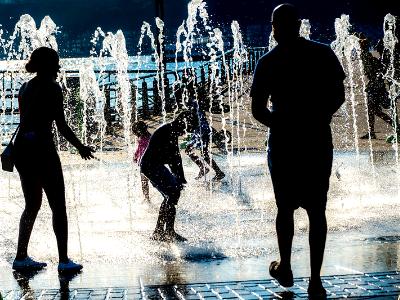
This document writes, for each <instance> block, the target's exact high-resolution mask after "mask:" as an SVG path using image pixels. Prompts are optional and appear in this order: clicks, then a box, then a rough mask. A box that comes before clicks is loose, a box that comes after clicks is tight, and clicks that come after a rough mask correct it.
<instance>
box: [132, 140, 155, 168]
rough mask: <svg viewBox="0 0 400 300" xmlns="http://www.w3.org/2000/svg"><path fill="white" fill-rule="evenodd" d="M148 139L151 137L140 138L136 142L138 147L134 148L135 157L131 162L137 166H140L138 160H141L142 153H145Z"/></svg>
mask: <svg viewBox="0 0 400 300" xmlns="http://www.w3.org/2000/svg"><path fill="white" fill-rule="evenodd" d="M150 138H151V135H148V136H141V137H140V138H139V140H138V146H137V148H136V151H135V155H134V157H133V160H134V161H135V162H137V163H138V164H140V160H141V159H142V156H143V154H144V152H145V151H146V149H147V146H148V145H149V142H150Z"/></svg>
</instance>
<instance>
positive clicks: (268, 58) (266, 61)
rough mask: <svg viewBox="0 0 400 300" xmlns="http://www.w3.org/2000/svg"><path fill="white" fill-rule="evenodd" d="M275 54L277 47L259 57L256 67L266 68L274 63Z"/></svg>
mask: <svg viewBox="0 0 400 300" xmlns="http://www.w3.org/2000/svg"><path fill="white" fill-rule="evenodd" d="M277 54H278V51H277V47H275V48H273V49H271V50H269V51H268V52H267V53H265V54H264V55H262V56H261V57H260V59H259V60H258V62H257V64H258V66H259V67H266V66H268V65H270V64H271V63H274V61H275V60H276V57H277Z"/></svg>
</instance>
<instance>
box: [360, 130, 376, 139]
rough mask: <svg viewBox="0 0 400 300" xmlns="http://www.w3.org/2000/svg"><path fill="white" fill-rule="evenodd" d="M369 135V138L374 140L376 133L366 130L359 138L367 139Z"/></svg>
mask: <svg viewBox="0 0 400 300" xmlns="http://www.w3.org/2000/svg"><path fill="white" fill-rule="evenodd" d="M370 137H371V140H376V134H375V132H371V133H369V132H367V133H366V134H364V135H363V136H360V139H362V140H368V139H369V138H370Z"/></svg>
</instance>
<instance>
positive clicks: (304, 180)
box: [268, 149, 333, 211]
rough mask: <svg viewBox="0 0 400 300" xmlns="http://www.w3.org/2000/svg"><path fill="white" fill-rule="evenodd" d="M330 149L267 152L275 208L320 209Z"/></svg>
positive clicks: (323, 208) (329, 165)
mask: <svg viewBox="0 0 400 300" xmlns="http://www.w3.org/2000/svg"><path fill="white" fill-rule="evenodd" d="M332 157H333V153H332V149H325V150H324V151H322V152H315V153H305V152H303V153H301V151H296V150H293V151H283V152H282V151H269V152H268V167H269V170H270V174H271V179H272V184H273V187H274V193H275V199H276V204H277V207H278V208H283V209H293V210H295V209H297V208H299V207H302V208H304V209H306V210H317V211H321V210H322V211H324V210H325V208H326V202H327V193H328V190H329V178H330V175H331V169H332Z"/></svg>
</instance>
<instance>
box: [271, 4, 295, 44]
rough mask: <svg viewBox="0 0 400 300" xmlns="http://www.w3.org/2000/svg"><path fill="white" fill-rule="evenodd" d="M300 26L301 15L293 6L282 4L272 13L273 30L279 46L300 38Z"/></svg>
mask: <svg viewBox="0 0 400 300" xmlns="http://www.w3.org/2000/svg"><path fill="white" fill-rule="evenodd" d="M300 25H301V21H300V19H299V14H298V12H297V9H296V7H294V6H293V5H292V4H289V3H284V4H280V5H278V6H277V7H275V9H274V11H273V12H272V30H273V34H274V38H275V40H276V41H277V42H278V44H279V43H285V42H287V41H289V42H290V41H292V40H295V39H296V38H297V37H298V36H299V30H300Z"/></svg>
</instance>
